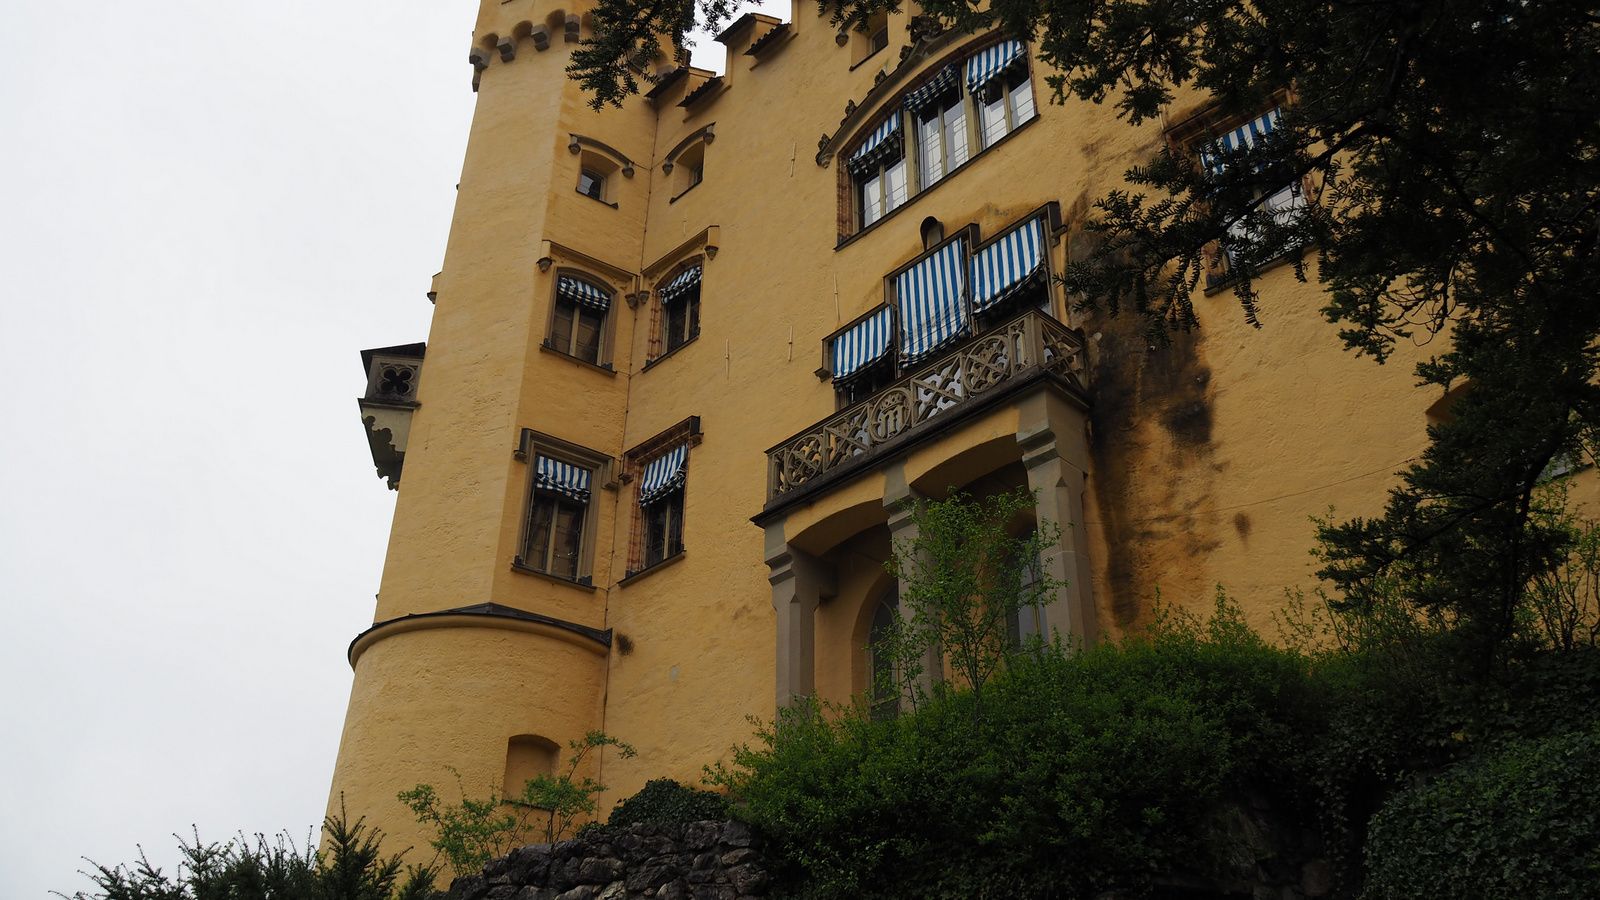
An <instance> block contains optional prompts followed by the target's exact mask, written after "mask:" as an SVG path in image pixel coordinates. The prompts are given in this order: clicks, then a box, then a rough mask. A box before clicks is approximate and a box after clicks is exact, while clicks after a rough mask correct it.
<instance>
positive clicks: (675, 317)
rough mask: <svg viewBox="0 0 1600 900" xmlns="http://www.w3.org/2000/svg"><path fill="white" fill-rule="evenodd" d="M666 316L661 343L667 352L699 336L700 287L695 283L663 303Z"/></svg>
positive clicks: (664, 317)
mask: <svg viewBox="0 0 1600 900" xmlns="http://www.w3.org/2000/svg"><path fill="white" fill-rule="evenodd" d="M663 305H664V306H665V307H666V314H665V315H664V316H663V317H662V318H663V325H662V327H663V330H664V331H665V332H666V333H665V335H664V338H665V339H664V340H663V341H662V343H664V344H666V347H667V352H668V353H671V352H672V351H673V350H676V349H678V348H679V347H681V346H683V345H684V344H687V343H688V342H689V341H691V340H693V339H694V338H696V337H698V336H699V334H700V285H699V283H698V282H697V283H695V284H693V285H690V286H689V287H687V288H685V289H684V290H683V291H682V292H681V293H679V294H678V295H677V296H675V297H673V298H672V299H671V300H665V301H663Z"/></svg>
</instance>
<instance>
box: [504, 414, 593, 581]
mask: <svg viewBox="0 0 1600 900" xmlns="http://www.w3.org/2000/svg"><path fill="white" fill-rule="evenodd" d="M512 456H513V457H514V458H515V459H516V460H517V461H518V462H521V463H523V486H522V503H521V505H520V506H519V507H518V508H519V509H520V510H521V513H520V522H519V524H518V527H517V545H516V546H517V551H516V554H515V555H514V556H513V557H512V560H511V569H512V571H515V572H522V573H525V574H529V575H537V576H538V577H540V578H547V579H550V580H552V581H557V582H560V583H562V584H570V585H575V586H578V587H586V588H591V589H598V588H596V585H595V584H594V561H595V542H596V540H597V539H598V537H599V534H600V521H599V520H600V516H599V504H598V503H597V502H596V501H597V500H598V498H599V492H600V491H602V490H607V491H615V490H616V489H617V486H618V485H617V479H616V460H615V459H614V458H612V457H610V456H608V455H606V454H604V453H601V452H599V451H597V450H591V449H589V448H588V447H584V446H582V445H581V444H574V443H572V442H571V441H567V440H563V439H561V438H558V437H555V436H554V435H549V434H545V433H544V432H541V431H535V430H534V429H532V428H524V429H522V432H521V434H520V436H519V438H518V442H517V449H516V450H515V451H514V452H513V454H512ZM540 456H544V457H548V458H550V459H554V460H557V461H558V462H564V463H566V464H568V465H572V466H577V467H579V468H582V469H587V470H588V471H589V499H588V501H587V502H586V503H585V504H584V516H583V525H582V530H581V534H580V536H579V547H578V562H577V565H576V567H575V569H576V572H577V574H576V576H575V577H573V578H567V577H565V576H563V575H556V574H552V573H550V572H547V571H545V570H543V569H541V568H539V567H537V566H533V565H530V564H529V563H528V562H527V561H526V560H525V559H524V558H523V554H524V553H525V552H527V549H528V541H529V539H530V538H531V537H532V534H531V532H532V528H533V506H534V501H535V500H536V499H537V496H538V491H539V489H538V487H537V485H536V484H535V478H534V462H535V460H537V459H538V457H540Z"/></svg>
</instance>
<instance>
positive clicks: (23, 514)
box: [0, 0, 787, 900]
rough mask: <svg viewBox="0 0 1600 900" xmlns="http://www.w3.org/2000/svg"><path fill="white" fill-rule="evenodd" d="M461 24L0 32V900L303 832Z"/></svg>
mask: <svg viewBox="0 0 1600 900" xmlns="http://www.w3.org/2000/svg"><path fill="white" fill-rule="evenodd" d="M783 7H784V10H783V14H785V15H786V14H787V4H783ZM475 10H476V3H475V2H474V0H449V2H440V0H432V2H424V0H394V2H389V3H385V4H372V3H353V2H348V0H321V2H309V0H271V2H268V3H259V4H239V3H217V2H214V0H205V2H202V0H146V2H137V0H135V2H104V0H85V2H82V3H78V4H73V5H71V6H70V7H69V6H67V5H65V4H62V3H60V2H44V0H4V2H0V612H3V616H4V618H3V619H0V677H3V679H4V684H5V687H4V690H3V691H0V727H3V728H4V733H3V740H0V897H5V898H7V900H10V898H41V897H44V896H46V895H47V892H48V891H50V890H58V891H62V892H64V893H68V894H70V893H72V892H73V891H76V890H80V889H85V888H88V887H90V884H89V882H88V881H87V880H86V879H84V878H83V877H82V876H80V875H78V874H77V870H78V869H80V868H83V867H84V865H85V864H84V863H83V862H82V860H81V859H80V857H90V858H92V859H94V860H97V861H99V862H102V863H108V864H110V863H116V862H123V861H127V860H130V859H132V858H134V857H135V855H136V853H137V850H136V847H135V845H136V844H143V846H144V847H145V849H146V851H147V852H148V853H149V854H150V857H151V859H152V861H154V862H156V863H158V864H161V865H163V866H170V865H171V864H172V863H173V862H175V860H176V858H177V852H176V847H175V842H174V840H173V838H172V836H171V835H172V834H173V833H174V832H179V833H183V834H188V833H189V830H190V827H191V825H193V826H196V827H198V829H199V831H200V835H201V837H202V838H207V839H222V838H225V837H227V836H228V835H230V834H232V833H234V832H236V831H239V830H243V831H245V832H257V831H265V832H269V833H270V832H276V831H278V830H281V829H288V830H290V831H291V832H293V833H294V834H296V835H297V836H303V835H305V834H306V833H307V831H308V829H309V828H310V826H312V825H313V824H314V823H317V822H318V821H319V820H320V818H321V815H322V812H323V806H324V804H325V803H326V800H327V791H328V784H329V779H330V777H331V775H332V770H333V761H334V755H335V753H336V751H337V749H338V743H339V731H340V727H341V724H342V722H343V718H344V710H345V703H346V700H347V699H348V692H349V688H350V669H349V666H348V665H347V664H346V662H345V658H344V653H345V647H346V645H347V643H348V642H349V640H350V639H351V637H353V636H354V635H355V634H356V633H357V632H359V631H360V630H362V629H363V628H364V627H366V626H367V625H368V624H370V622H371V618H372V612H373V594H374V592H375V591H376V590H377V587H378V578H379V574H380V572H381V570H382V565H383V554H384V548H385V545H386V543H387V540H388V532H389V520H390V517H391V516H392V514H393V511H394V497H395V495H394V494H393V493H391V492H390V491H388V490H387V489H386V488H385V487H384V485H383V482H382V481H380V480H379V479H378V478H377V477H376V476H375V475H374V474H373V470H372V463H371V459H370V457H369V455H368V450H367V446H366V442H365V440H364V439H363V437H362V428H361V424H360V419H359V416H358V413H357V409H356V403H355V397H356V396H357V395H358V394H359V393H360V392H361V390H362V389H363V388H364V385H365V382H364V375H363V372H362V371H361V364H360V359H359V357H358V355H357V352H358V351H359V350H361V349H362V348H366V347H381V346H385V345H390V344H401V343H409V342H412V341H420V340H424V339H426V337H427V333H428V322H429V317H430V315H431V312H432V308H431V307H430V306H429V304H428V301H427V299H426V298H425V296H424V294H425V292H426V291H427V289H428V282H429V278H430V277H431V276H432V275H433V273H434V272H435V271H437V270H438V269H439V266H440V262H441V260H442V257H443V253H444V245H445V237H446V234H447V232H448V229H449V225H450V214H451V209H452V205H453V203H454V201H455V192H454V186H455V183H456V181H457V180H458V174H459V172H460V167H461V159H462V153H463V150H464V148H465V143H466V137H467V128H468V125H469V123H470V119H471V115H472V107H473V97H474V95H473V94H472V92H471V90H470V82H471V67H470V66H469V65H468V63H467V50H468V48H469V39H470V31H471V28H472V21H473V18H474V14H475ZM701 47H702V48H701V50H700V52H699V53H698V54H697V58H696V60H695V61H696V63H697V64H701V65H705V64H707V63H715V64H716V66H717V67H719V68H720V64H721V55H722V54H721V49H722V48H721V47H720V45H716V44H709V45H707V44H706V43H704V42H702V45H701ZM395 849H398V848H395Z"/></svg>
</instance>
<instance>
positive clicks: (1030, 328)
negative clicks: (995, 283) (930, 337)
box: [767, 310, 1084, 507]
mask: <svg viewBox="0 0 1600 900" xmlns="http://www.w3.org/2000/svg"><path fill="white" fill-rule="evenodd" d="M1083 369H1084V345H1083V335H1082V334H1081V333H1080V332H1077V331H1074V330H1073V329H1070V328H1068V327H1067V326H1065V325H1062V324H1061V323H1060V322H1057V321H1056V320H1055V319H1053V318H1051V317H1050V316H1048V315H1046V314H1044V313H1042V312H1039V311H1037V310H1031V311H1029V312H1026V313H1024V314H1022V315H1020V316H1018V317H1016V318H1014V319H1012V320H1011V321H1009V322H1006V323H1005V324H1003V325H1000V326H998V327H996V328H992V329H990V330H989V331H986V332H983V333H982V334H979V335H978V336H977V337H975V338H973V339H971V340H969V341H968V342H967V343H965V344H963V345H961V346H960V347H959V348H958V349H957V350H956V351H955V352H953V353H950V354H947V355H944V356H941V357H939V358H938V359H935V360H934V361H933V362H930V363H928V364H927V365H925V366H923V367H922V368H920V369H917V370H915V371H914V372H913V373H912V374H911V375H909V376H907V377H905V378H902V379H900V380H899V381H896V382H895V383H894V384H891V385H890V386H888V387H886V388H884V389H883V390H881V391H879V392H878V393H876V394H874V395H872V396H871V397H868V398H867V399H866V400H863V401H861V402H860V403H857V404H855V405H853V406H850V407H848V408H846V409H843V410H841V411H839V412H837V413H835V414H833V415H832V416H829V417H828V418H826V419H823V420H822V421H821V422H818V423H817V424H816V425H813V426H811V427H810V428H807V429H806V430H804V431H802V432H800V433H799V434H797V435H795V436H794V437H791V438H789V439H788V440H786V441H784V442H783V443H781V444H779V445H778V446H776V447H773V448H772V449H771V450H768V451H767V504H768V506H769V507H770V506H771V505H772V504H773V503H774V502H775V501H778V500H781V499H784V497H785V495H786V494H792V493H794V492H799V491H802V490H804V489H805V488H807V487H808V486H812V485H815V484H818V483H819V482H821V481H822V480H824V479H826V480H828V481H832V480H834V479H832V478H827V476H832V475H834V474H836V473H838V474H840V475H841V476H842V474H843V473H844V472H848V471H851V470H854V469H857V468H860V467H863V466H865V465H866V464H867V463H869V462H870V461H872V460H873V459H875V458H877V457H879V456H880V455H881V454H880V453H878V452H877V451H879V450H880V449H881V448H884V447H886V446H887V445H889V444H891V443H892V444H902V443H909V442H910V441H912V440H915V438H914V437H913V436H914V435H919V434H925V433H928V432H930V431H933V430H935V429H938V428H940V427H941V426H942V425H943V424H944V423H947V422H953V421H954V420H955V419H956V418H959V417H960V414H961V412H962V411H963V410H965V409H969V408H972V407H975V406H977V405H978V404H980V403H982V402H983V400H984V398H986V397H988V396H991V395H993V394H996V393H1001V392H1004V391H1003V389H1004V387H1005V386H1008V385H1016V384H1019V383H1020V382H1021V381H1022V380H1023V379H1029V380H1031V378H1030V376H1040V377H1043V376H1047V375H1050V376H1055V377H1057V378H1059V379H1061V380H1062V381H1063V382H1064V383H1065V384H1066V385H1067V386H1068V387H1070V388H1072V389H1074V390H1075V391H1077V392H1078V393H1080V394H1081V393H1082V392H1083V390H1084V383H1083Z"/></svg>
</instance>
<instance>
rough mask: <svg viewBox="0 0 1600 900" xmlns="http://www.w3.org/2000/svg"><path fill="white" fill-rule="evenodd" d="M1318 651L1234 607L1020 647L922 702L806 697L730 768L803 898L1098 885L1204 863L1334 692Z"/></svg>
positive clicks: (1002, 893)
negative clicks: (1246, 621)
mask: <svg viewBox="0 0 1600 900" xmlns="http://www.w3.org/2000/svg"><path fill="white" fill-rule="evenodd" d="M1310 690H1311V685H1310V682H1309V680H1308V669H1307V666H1306V662H1305V660H1304V659H1303V658H1301V657H1298V656H1296V655H1294V654H1290V653H1286V652H1283V651H1279V650H1275V649H1273V648H1271V647H1269V646H1268V645H1266V644H1265V643H1264V642H1262V641H1261V640H1260V639H1259V638H1258V637H1256V636H1255V635H1254V634H1253V633H1252V632H1250V631H1249V630H1248V629H1247V628H1245V627H1243V625H1242V624H1241V623H1240V622H1239V620H1238V618H1237V616H1236V615H1235V614H1234V613H1233V612H1232V610H1231V609H1228V608H1224V610H1223V612H1222V613H1221V614H1220V615H1219V616H1218V617H1216V618H1215V619H1213V620H1212V622H1210V623H1209V624H1207V625H1205V626H1202V625H1200V624H1199V623H1195V622H1192V621H1187V620H1184V621H1180V622H1177V623H1174V624H1170V626H1169V627H1163V628H1162V629H1161V630H1159V631H1157V632H1155V633H1154V634H1152V636H1151V637H1150V638H1149V639H1148V640H1140V641H1135V642H1131V643H1129V644H1128V645H1127V646H1124V647H1117V646H1113V645H1100V646H1097V647H1094V648H1090V649H1088V650H1085V651H1083V652H1080V653H1076V654H1068V653H1065V652H1063V651H1061V649H1060V648H1052V649H1047V650H1044V651H1042V652H1039V653H1036V654H1024V655H1022V656H1019V657H1017V658H1016V659H1015V660H1014V661H1013V664H1012V665H1011V666H1010V667H1008V668H1007V669H1006V670H1005V671H1003V672H1002V673H1001V674H999V675H998V676H996V678H995V680H994V681H993V682H992V683H991V685H990V686H989V690H988V691H987V692H986V693H985V695H984V706H983V713H982V715H981V716H979V715H977V710H976V707H975V702H974V698H973V695H972V694H971V693H970V692H966V691H953V690H949V689H941V690H939V691H936V692H935V694H934V695H933V696H932V697H931V698H930V699H929V701H928V702H927V703H925V704H924V705H923V706H922V707H921V708H920V709H919V710H918V711H917V712H916V713H915V714H911V715H904V716H901V717H900V718H898V719H891V720H881V719H880V720H875V719H874V718H873V717H872V716H871V715H870V713H869V711H868V710H867V708H866V707H865V706H858V707H853V708H846V709H834V708H825V707H819V706H816V705H797V706H794V707H791V708H789V709H787V710H784V711H782V712H781V713H780V715H779V717H778V719H777V721H776V722H775V723H774V724H773V725H772V726H771V727H770V728H768V729H765V730H764V731H763V732H762V733H761V738H762V740H763V742H764V746H761V747H759V748H755V749H752V748H748V747H747V748H743V749H741V750H740V751H739V752H737V753H736V755H735V760H734V762H735V768H734V769H733V770H720V771H718V772H715V773H713V776H712V779H711V780H712V781H714V782H718V783H722V784H724V785H726V786H727V787H729V788H730V789H731V790H732V792H733V794H734V796H735V797H736V798H738V799H739V800H741V801H742V802H743V803H744V804H745V806H744V808H743V810H742V811H741V812H740V814H741V815H744V816H747V817H748V818H749V819H750V820H751V821H752V822H753V823H755V824H756V825H757V826H758V827H760V829H761V830H762V831H763V832H764V834H765V835H766V837H767V839H768V848H769V850H768V863H769V866H770V867H771V868H772V869H774V870H775V874H777V875H778V876H779V877H780V878H782V879H784V883H785V884H786V885H787V887H788V890H789V891H790V892H792V893H795V894H798V895H803V896H810V897H818V898H827V897H867V898H875V897H883V898H889V897H895V898H900V897H957V896H959V897H1019V896H1057V897H1088V896H1094V895H1096V894H1098V893H1100V892H1103V891H1107V890H1115V889H1139V888H1142V887H1144V886H1146V884H1147V883H1148V879H1149V878H1150V876H1151V875H1153V874H1155V873H1157V872H1163V871H1167V872H1170V871H1176V870H1183V869H1185V868H1194V867H1195V866H1196V865H1197V862H1196V861H1197V860H1201V859H1204V858H1206V853H1205V852H1204V851H1206V849H1207V848H1206V847H1205V845H1204V831H1205V828H1204V826H1205V825H1206V822H1207V818H1208V816H1209V815H1210V813H1211V811H1212V809H1213V807H1214V805H1215V804H1216V802H1217V801H1218V800H1219V798H1221V797H1222V795H1223V793H1224V791H1225V790H1226V789H1227V788H1229V786H1231V785H1235V784H1237V783H1238V781H1239V780H1240V779H1241V778H1245V777H1248V778H1250V779H1253V780H1254V781H1255V782H1256V783H1257V785H1258V786H1260V787H1262V788H1265V789H1268V790H1272V789H1274V788H1280V787H1281V788H1284V789H1285V793H1286V794H1289V793H1292V789H1290V788H1288V786H1289V785H1290V784H1291V782H1292V781H1293V779H1292V778H1290V777H1289V773H1288V772H1287V771H1286V770H1285V769H1284V766H1283V763H1284V762H1285V761H1286V760H1293V759H1295V758H1296V757H1295V755H1294V754H1293V753H1292V752H1291V749H1292V747H1293V746H1294V743H1295V741H1296V740H1297V737H1296V736H1297V735H1300V734H1303V733H1309V732H1314V731H1316V730H1318V729H1317V728H1316V727H1315V726H1314V725H1313V724H1312V723H1311V722H1309V721H1307V720H1306V719H1305V717H1306V715H1307V713H1308V712H1312V713H1314V711H1315V710H1316V709H1317V704H1315V703H1312V702H1309V694H1308V692H1309V691H1310Z"/></svg>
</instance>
